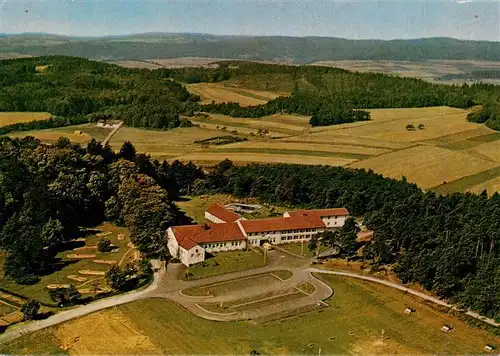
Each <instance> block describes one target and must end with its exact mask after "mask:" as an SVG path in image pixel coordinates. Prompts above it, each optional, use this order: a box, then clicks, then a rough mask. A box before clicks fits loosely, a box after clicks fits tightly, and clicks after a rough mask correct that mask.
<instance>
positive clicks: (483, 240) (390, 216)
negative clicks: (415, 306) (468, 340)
mask: <svg viewBox="0 0 500 356" xmlns="http://www.w3.org/2000/svg"><path fill="white" fill-rule="evenodd" d="M195 185H196V192H197V193H199V194H206V193H209V192H218V193H228V194H233V195H235V196H237V197H255V198H258V199H259V200H260V201H261V202H265V203H270V204H280V205H287V206H291V207H301V208H332V207H346V208H347V209H348V210H349V211H350V213H351V215H352V216H363V217H364V222H365V224H366V225H367V227H368V228H369V229H371V230H373V231H374V236H373V239H372V240H371V241H370V242H369V243H368V244H367V245H365V246H364V248H363V252H362V258H363V259H364V260H366V261H368V262H369V263H371V264H372V268H373V269H374V270H377V269H378V268H379V267H381V266H384V265H392V266H393V270H394V271H395V273H396V274H397V275H398V277H399V278H400V279H401V280H402V281H403V283H410V282H418V283H420V284H421V285H422V286H423V287H424V288H426V289H427V290H430V291H433V292H434V293H436V294H437V295H439V296H441V297H445V298H448V299H450V300H451V301H453V302H456V303H458V304H460V305H462V306H464V307H470V308H471V309H473V310H476V311H478V312H480V313H482V314H484V315H487V316H489V317H492V318H496V319H497V320H498V319H500V240H499V236H500V220H499V219H498V216H499V214H500V194H498V193H495V194H494V195H493V196H492V197H490V198H488V196H487V194H486V192H484V193H483V194H481V195H474V194H471V193H455V194H452V195H448V196H438V195H436V194H435V193H433V192H423V191H422V190H421V189H419V188H418V187H417V186H416V185H415V184H411V183H408V182H407V181H406V179H405V178H403V179H402V180H393V179H387V178H384V177H382V176H381V175H378V174H376V173H374V172H372V171H371V170H369V171H366V170H357V169H350V168H342V167H329V166H300V165H285V164H275V165H260V164H252V165H248V166H244V167H236V166H233V165H232V163H231V162H230V161H224V162H221V163H220V164H219V165H218V166H217V167H215V168H214V169H213V171H212V172H211V173H210V174H209V175H208V176H207V177H206V178H205V179H203V180H199V181H197V182H196V183H195ZM328 238H330V239H331V240H332V241H345V240H346V238H345V237H342V236H341V235H339V236H333V237H328ZM347 241H349V239H348V238H347Z"/></svg>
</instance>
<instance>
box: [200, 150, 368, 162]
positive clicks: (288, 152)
mask: <svg viewBox="0 0 500 356" xmlns="http://www.w3.org/2000/svg"><path fill="white" fill-rule="evenodd" d="M206 152H213V153H215V152H220V153H221V154H223V153H226V152H228V153H240V152H241V153H256V154H276V155H293V156H297V157H299V156H305V157H306V158H307V157H310V156H319V157H339V158H346V159H366V158H370V157H373V155H369V154H361V153H349V152H328V151H326V152H325V151H305V150H295V149H274V148H246V147H241V148H220V149H216V150H213V151H206Z"/></svg>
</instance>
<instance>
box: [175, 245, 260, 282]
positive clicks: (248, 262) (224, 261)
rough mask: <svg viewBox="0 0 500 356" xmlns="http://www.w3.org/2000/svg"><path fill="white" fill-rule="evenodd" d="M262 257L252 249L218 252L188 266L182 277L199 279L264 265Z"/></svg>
mask: <svg viewBox="0 0 500 356" xmlns="http://www.w3.org/2000/svg"><path fill="white" fill-rule="evenodd" d="M264 265H265V263H264V257H263V256H261V255H259V254H257V253H256V252H254V251H253V250H248V251H230V252H218V253H217V254H215V256H214V257H211V258H208V259H206V260H205V261H204V262H202V263H198V264H196V265H193V266H190V267H188V268H187V269H186V271H185V272H184V273H183V274H182V278H184V279H189V280H192V279H200V278H205V277H210V276H217V275H220V274H226V273H231V272H237V271H243V270H246V269H253V268H257V267H262V266H264Z"/></svg>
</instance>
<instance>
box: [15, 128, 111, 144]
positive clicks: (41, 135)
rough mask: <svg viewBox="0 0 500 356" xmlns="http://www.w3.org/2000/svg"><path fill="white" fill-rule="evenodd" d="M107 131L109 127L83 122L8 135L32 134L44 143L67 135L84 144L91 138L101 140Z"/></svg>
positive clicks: (70, 138)
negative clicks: (81, 123)
mask: <svg viewBox="0 0 500 356" xmlns="http://www.w3.org/2000/svg"><path fill="white" fill-rule="evenodd" d="M109 132H110V130H109V129H104V128H99V127H97V126H95V125H94V124H83V125H72V126H66V127H58V128H54V129H45V130H34V131H22V132H13V133H10V134H9V135H8V136H10V137H19V138H22V137H26V136H33V137H35V138H37V139H39V140H40V141H42V142H44V143H54V142H56V141H57V140H58V139H59V138H60V137H67V138H68V139H69V140H70V141H72V142H74V143H79V144H86V143H88V142H89V141H90V140H91V139H92V138H94V139H96V140H98V141H100V140H102V139H103V138H105V137H106V136H107V135H108V133H109Z"/></svg>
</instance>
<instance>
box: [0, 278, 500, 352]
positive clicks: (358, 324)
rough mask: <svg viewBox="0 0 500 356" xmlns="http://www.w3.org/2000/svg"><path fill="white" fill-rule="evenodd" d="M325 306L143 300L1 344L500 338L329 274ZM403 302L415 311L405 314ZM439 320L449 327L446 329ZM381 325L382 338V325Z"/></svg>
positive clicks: (370, 346) (110, 348)
mask: <svg viewBox="0 0 500 356" xmlns="http://www.w3.org/2000/svg"><path fill="white" fill-rule="evenodd" d="M325 280H326V281H327V282H328V283H329V284H330V285H331V286H332V287H333V289H334V290H335V294H334V296H333V297H332V298H331V299H330V300H328V301H327V302H328V303H330V304H331V306H330V307H328V308H324V309H321V310H318V311H314V312H310V313H307V314H302V315H299V316H295V317H290V318H287V319H284V320H279V321H273V322H269V323H265V324H260V325H255V324H252V323H248V322H227V323H223V322H213V321H208V320H204V319H200V318H198V317H196V316H194V315H192V314H190V313H189V312H187V311H185V310H184V309H182V308H180V307H179V306H177V305H176V304H175V303H173V302H170V301H167V300H162V299H158V298H155V299H148V300H143V301H138V302H133V303H129V304H125V305H121V306H119V307H116V308H111V309H107V310H103V311H100V312H97V313H93V314H91V315H88V316H85V317H82V318H79V319H75V320H73V321H70V322H67V323H64V324H62V325H59V326H55V327H51V328H49V329H46V330H43V331H40V332H38V333H35V334H32V335H28V336H25V337H22V338H20V339H18V340H16V341H13V342H10V343H8V344H7V345H3V346H0V352H1V353H7V354H9V353H20V352H23V353H41V352H43V351H45V352H54V351H56V350H57V348H58V346H59V345H65V346H66V349H68V348H70V352H71V353H80V354H82V353H86V354H103V353H115V354H130V353H134V354H139V353H155V354H233V355H234V354H241V355H248V354H249V353H250V351H251V350H256V351H258V352H260V353H261V354H311V355H317V354H318V350H319V348H321V350H322V354H325V355H328V354H358V355H365V354H396V353H400V354H473V353H474V354H477V353H481V352H482V351H483V348H484V345H486V344H493V345H496V346H497V347H498V346H499V345H500V340H499V339H498V338H495V337H494V336H492V335H491V334H488V333H487V332H486V331H484V330H480V329H477V328H474V327H472V326H469V325H468V324H467V323H466V322H463V321H460V320H458V319H456V318H455V317H454V316H452V315H447V314H441V313H440V312H438V311H436V310H434V309H432V308H430V307H428V306H426V305H424V304H422V303H420V302H419V301H418V300H417V299H416V298H415V297H412V296H409V295H404V294H403V293H402V292H400V291H396V290H393V289H390V288H388V287H386V286H382V285H376V284H373V283H369V282H364V281H357V280H351V279H345V278H341V277H337V276H327V277H325ZM406 307H410V308H414V309H415V310H416V312H415V313H413V314H411V315H405V314H404V313H403V311H404V309H405V308H406ZM443 324H450V325H452V326H453V327H454V329H453V330H452V331H451V332H450V333H443V332H442V331H441V330H440V328H441V326H442V325H443ZM382 330H385V333H384V340H383V341H381V331H382Z"/></svg>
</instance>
